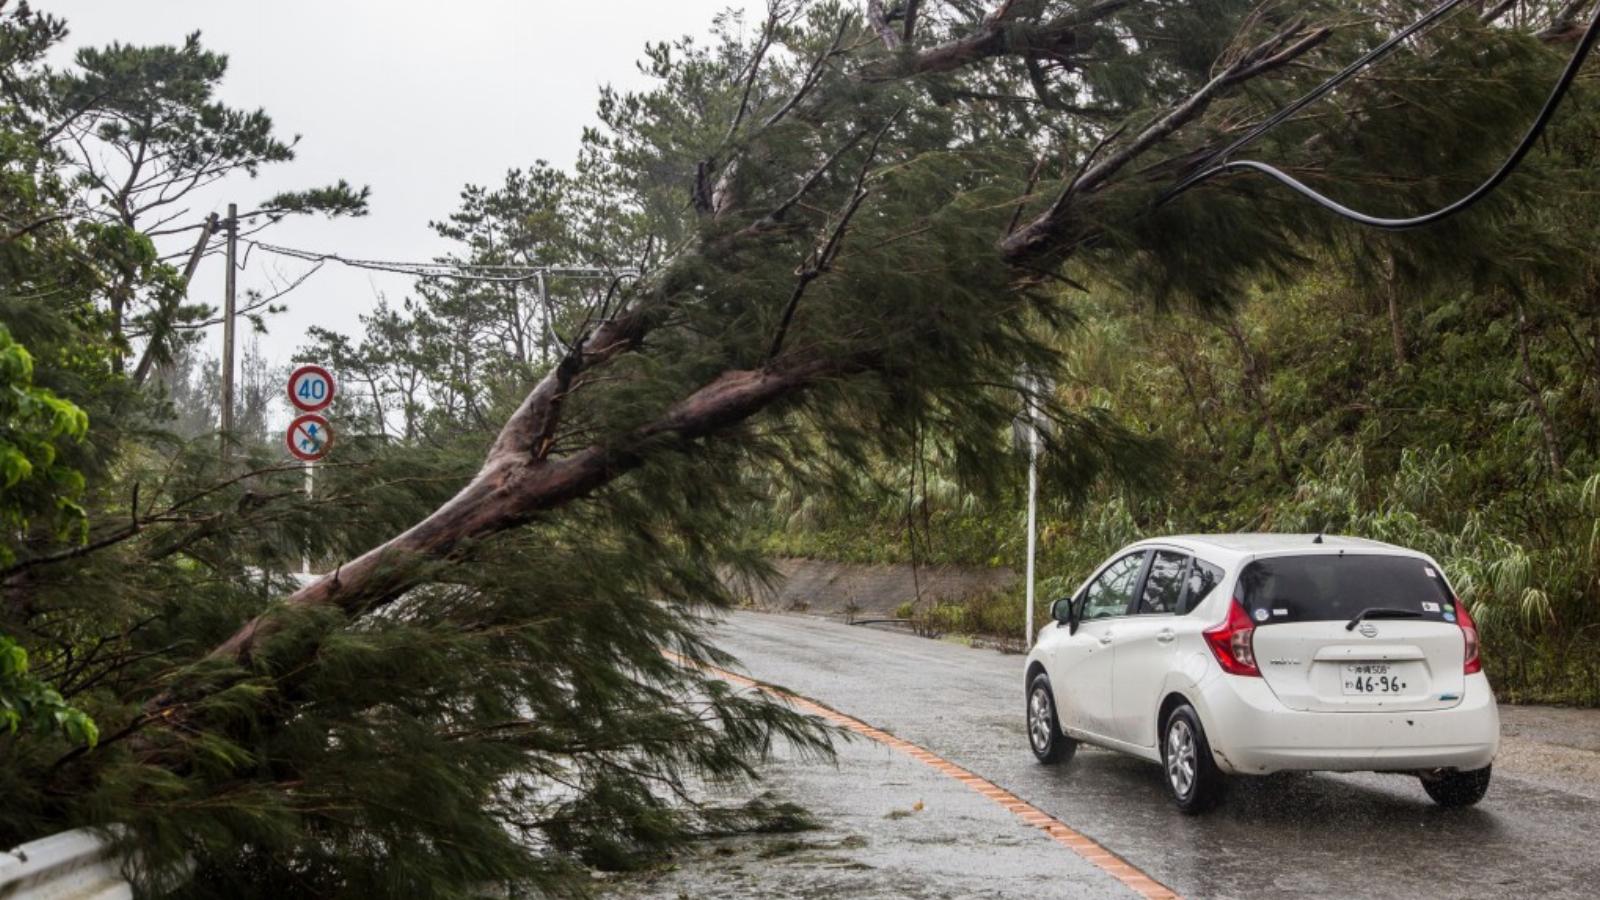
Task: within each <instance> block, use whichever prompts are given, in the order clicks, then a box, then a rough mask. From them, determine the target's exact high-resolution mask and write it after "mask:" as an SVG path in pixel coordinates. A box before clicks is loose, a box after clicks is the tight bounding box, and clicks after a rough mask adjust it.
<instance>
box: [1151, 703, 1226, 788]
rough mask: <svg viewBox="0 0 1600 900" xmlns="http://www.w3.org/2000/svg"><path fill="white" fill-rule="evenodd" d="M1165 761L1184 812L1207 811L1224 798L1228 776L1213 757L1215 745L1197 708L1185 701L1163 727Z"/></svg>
mask: <svg viewBox="0 0 1600 900" xmlns="http://www.w3.org/2000/svg"><path fill="white" fill-rule="evenodd" d="M1161 763H1162V768H1163V769H1164V770H1165V772H1166V776H1167V790H1168V791H1171V792H1172V799H1173V801H1174V802H1176V803H1177V804H1178V809H1180V810H1182V811H1183V812H1185V813H1191V814H1192V813H1198V812H1203V811H1205V810H1207V809H1210V808H1211V807H1213V806H1215V805H1216V803H1217V801H1218V800H1220V799H1221V798H1222V787H1223V779H1224V776H1223V774H1222V771H1221V770H1220V769H1218V768H1217V763H1216V760H1214V759H1212V758H1211V745H1210V744H1209V743H1208V742H1207V741H1206V732H1205V729H1203V728H1201V727H1200V717H1199V716H1198V715H1196V714H1195V711H1194V707H1192V706H1189V705H1188V704H1184V705H1183V706H1180V707H1178V708H1177V709H1175V710H1173V711H1172V714H1171V715H1169V716H1167V721H1166V725H1165V727H1164V728H1162V737H1161Z"/></svg>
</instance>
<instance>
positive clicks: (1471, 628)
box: [1456, 597, 1483, 675]
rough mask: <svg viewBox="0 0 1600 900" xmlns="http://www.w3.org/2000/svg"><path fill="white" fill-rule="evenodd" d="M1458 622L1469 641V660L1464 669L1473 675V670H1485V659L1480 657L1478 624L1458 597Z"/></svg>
mask: <svg viewBox="0 0 1600 900" xmlns="http://www.w3.org/2000/svg"><path fill="white" fill-rule="evenodd" d="M1456 624H1457V625H1460V626H1461V637H1462V639H1464V640H1465V641H1466V642H1467V657H1466V659H1467V662H1466V665H1464V666H1463V667H1462V671H1464V672H1465V673H1466V674H1468V675H1471V674H1472V673H1473V672H1482V671H1483V660H1481V659H1479V658H1478V624H1477V623H1476V622H1474V621H1472V614H1471V613H1468V612H1467V605H1466V604H1465V603H1462V602H1461V598H1459V597H1457V598H1456Z"/></svg>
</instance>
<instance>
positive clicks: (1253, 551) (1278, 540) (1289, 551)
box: [1133, 532, 1426, 562]
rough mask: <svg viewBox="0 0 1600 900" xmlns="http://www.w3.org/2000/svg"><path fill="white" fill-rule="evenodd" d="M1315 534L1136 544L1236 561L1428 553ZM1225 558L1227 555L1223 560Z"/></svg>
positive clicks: (1192, 537) (1191, 537)
mask: <svg viewBox="0 0 1600 900" xmlns="http://www.w3.org/2000/svg"><path fill="white" fill-rule="evenodd" d="M1317 537H1318V535H1315V534H1266V533H1260V532H1254V533H1239V534H1177V535H1171V536H1169V537H1158V538H1149V539H1147V540H1143V541H1140V542H1138V543H1137V544H1135V545H1133V546H1135V547H1140V546H1150V545H1166V546H1171V547H1177V548H1179V549H1183V550H1188V551H1189V552H1191V553H1194V554H1197V555H1199V556H1207V555H1208V554H1209V555H1210V556H1211V557H1212V558H1213V561H1215V562H1236V561H1242V560H1245V559H1252V558H1254V557H1258V556H1289V555H1297V556H1310V555H1315V554H1323V553H1352V552H1357V553H1370V554H1383V555H1389V554H1397V555H1405V556H1425V555H1426V554H1423V553H1419V552H1418V551H1415V550H1409V549H1407V548H1405V547H1400V546H1396V545H1394V544H1386V543H1384V542H1383V541H1373V540H1368V539H1366V538H1359V537H1349V536H1347V535H1342V534H1324V535H1321V538H1322V540H1321V541H1320V542H1318V541H1317V540H1316V538H1317ZM1221 557H1226V559H1223V558H1221Z"/></svg>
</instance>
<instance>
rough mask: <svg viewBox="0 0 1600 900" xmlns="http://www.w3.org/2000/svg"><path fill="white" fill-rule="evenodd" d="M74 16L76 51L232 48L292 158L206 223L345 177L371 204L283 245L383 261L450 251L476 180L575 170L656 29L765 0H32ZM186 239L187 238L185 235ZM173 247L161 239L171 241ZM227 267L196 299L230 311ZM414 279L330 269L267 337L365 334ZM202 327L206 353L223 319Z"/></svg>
mask: <svg viewBox="0 0 1600 900" xmlns="http://www.w3.org/2000/svg"><path fill="white" fill-rule="evenodd" d="M33 5H34V7H35V8H37V9H41V10H44V11H46V12H50V13H52V14H55V15H57V16H60V17H62V18H64V19H66V20H67V23H68V26H69V27H70V29H71V34H70V35H69V36H68V38H67V42H66V47H65V49H64V50H63V53H62V55H61V57H60V58H58V59H57V60H56V64H57V65H62V64H65V63H67V62H68V61H69V60H70V55H71V52H72V51H73V50H75V49H76V48H78V47H82V46H86V45H89V46H101V45H104V44H107V43H110V42H113V41H121V42H124V43H132V44H156V43H167V44H176V43H180V42H181V41H182V40H183V37H184V35H185V34H187V33H189V32H191V31H195V30H199V31H200V32H201V34H202V41H203V43H204V45H205V46H206V47H207V48H208V49H211V50H214V51H219V52H222V53H226V54H227V55H228V57H229V67H228V75H227V78H226V79H225V81H224V83H223V85H222V91H221V95H222V99H223V100H224V102H226V103H228V104H230V105H233V106H238V107H245V108H249V109H254V108H257V107H260V108H264V109H265V110H266V111H267V112H268V114H270V115H271V116H272V118H273V120H274V122H275V123H276V125H277V127H278V131H279V133H280V134H282V135H283V136H285V137H287V136H292V135H295V134H299V135H301V136H302V139H301V142H300V145H299V147H298V148H297V155H298V158H297V159H296V160H295V161H294V162H292V163H288V164H284V165H280V166H273V167H269V168H268V169H265V170H263V172H262V174H261V176H260V177H259V178H257V179H255V180H254V181H251V180H249V179H248V178H245V177H242V176H241V177H240V178H238V179H236V180H233V181H230V182H228V183H226V186H225V187H221V186H219V188H218V189H215V190H213V191H210V192H208V193H207V194H206V195H205V196H204V197H203V198H202V199H201V201H200V202H199V203H197V204H196V205H195V206H194V208H193V210H192V214H193V219H194V220H195V221H200V220H201V219H203V218H204V217H205V215H206V214H207V213H209V212H211V211H213V210H215V211H217V212H225V211H226V207H227V203H228V201H229V200H234V201H235V202H237V203H239V204H240V208H241V209H248V208H250V207H249V206H248V204H253V203H256V202H259V201H260V200H262V199H264V198H266V197H268V196H270V195H272V194H273V193H275V192H277V191H280V190H285V189H290V188H299V187H310V186H313V185H320V184H326V183H331V182H333V181H335V180H337V179H339V178H346V179H348V180H349V181H350V182H351V183H352V184H355V185H363V184H366V185H371V187H372V201H371V212H370V213H369V214H368V215H367V216H366V217H364V218H359V219H343V220H335V221H331V222H321V221H319V222H313V221H286V222H284V223H281V224H279V225H278V226H276V227H275V228H273V229H271V230H269V231H268V232H265V233H263V234H262V235H261V237H262V239H264V240H268V241H271V242H273V243H276V244H282V245H286V246H292V247H303V248H307V249H313V250H323V251H331V252H338V253H340V254H342V255H346V256H353V257H365V258H374V259H401V260H426V259H431V258H432V257H434V256H436V255H438V254H439V253H441V252H443V250H444V247H445V245H444V242H442V241H440V240H439V239H437V238H436V237H435V236H434V235H433V233H432V232H431V231H429V230H428V227H427V223H428V221H429V220H430V219H442V218H444V217H445V216H446V215H448V214H449V213H450V212H451V211H452V210H454V209H455V207H456V201H457V195H458V193H459V191H460V190H461V187H462V186H463V185H464V184H467V183H474V184H496V183H498V182H499V180H500V178H501V176H502V175H503V174H504V172H505V171H506V169H508V168H511V167H517V166H523V165H527V164H528V163H531V162H532V161H533V160H535V159H545V160H549V161H550V162H552V163H554V164H557V165H561V166H568V165H570V164H571V162H572V160H573V158H574V156H575V155H576V153H577V148H578V137H579V133H580V130H581V129H582V128H583V126H584V125H586V124H590V123H592V122H593V121H594V115H593V113H594V105H595V99H596V97H597V96H598V91H599V88H600V86H601V85H604V84H612V85H615V86H617V87H623V88H626V87H640V86H643V85H644V84H645V83H646V79H645V78H644V77H643V76H641V75H640V74H639V71H638V69H637V67H636V66H635V62H636V60H638V59H639V57H640V56H641V51H642V49H643V47H644V44H645V43H646V42H647V41H657V40H662V39H666V38H671V37H675V36H678V35H683V34H695V35H701V34H705V33H706V32H707V31H708V30H709V28H710V25H711V21H712V18H713V17H714V16H715V15H716V14H717V13H718V12H719V11H721V10H724V9H728V8H735V9H744V10H747V12H746V14H745V18H746V21H748V22H751V23H756V22H759V21H760V15H759V13H760V11H761V10H762V9H764V4H763V3H762V2H761V0H604V2H599V0H587V2H572V0H454V2H451V3H423V2H419V0H318V2H311V0H275V2H270V3H263V2H255V0H35V2H34V4H33ZM190 240H192V238H190ZM164 249H165V248H164ZM303 270H304V265H303V264H301V263H297V262H294V261H292V260H282V259H276V258H271V257H267V256H264V255H252V256H251V257H250V258H249V260H248V266H247V267H246V269H245V270H244V271H243V272H242V273H241V276H240V291H241V295H242V292H243V290H244V289H245V288H257V289H262V290H267V291H270V290H271V289H272V286H273V284H274V283H279V282H284V281H287V280H289V279H292V278H293V277H294V276H295V275H296V274H298V273H299V272H301V271H303ZM222 277H223V270H222V267H221V265H220V264H218V263H208V264H207V265H206V266H205V267H203V268H202V269H201V270H200V271H199V273H198V274H197V275H196V278H195V282H194V287H193V289H192V291H191V295H192V296H193V297H195V298H196V299H205V300H208V301H211V302H213V303H214V304H216V305H218V306H220V305H221V296H222ZM410 287H411V280H410V279H409V278H406V277H404V276H400V275H387V274H380V273H372V272H365V271H357V270H352V269H348V268H345V267H342V266H338V265H336V264H331V263H330V264H329V265H327V266H324V267H323V269H322V270H321V271H320V272H318V273H317V274H316V275H315V276H313V277H312V278H311V279H310V280H308V281H307V282H306V283H305V284H304V285H303V286H301V287H300V288H299V289H298V290H296V291H295V292H293V293H292V294H290V295H289V296H288V297H287V298H285V302H286V303H287V304H288V306H289V310H288V312H286V313H284V314H282V315H279V316H276V317H274V318H272V319H271V320H269V323H268V327H269V329H270V333H269V334H268V335H267V336H265V337H263V338H262V349H263V350H264V351H265V353H266V354H267V355H268V356H269V357H271V358H275V359H276V360H278V361H280V362H281V361H286V360H287V359H288V357H289V355H290V354H291V353H292V352H293V351H294V349H295V348H296V347H298V346H299V345H300V344H301V342H302V341H303V339H304V335H305V330H306V327H307V326H309V325H313V324H317V325H322V326H324V327H329V328H333V329H336V330H340V331H344V332H346V333H354V332H355V331H356V330H357V329H358V328H359V323H358V321H357V318H356V317H357V315H358V314H360V313H361V312H363V311H365V310H367V309H369V308H370V307H371V306H372V305H373V303H374V302H375V299H376V297H377V295H378V294H379V293H380V292H381V293H383V294H386V295H388V296H389V297H390V299H391V300H394V301H398V300H399V299H400V298H401V297H403V296H405V294H406V292H407V291H408V290H409V289H410ZM213 331H215V332H217V333H215V334H212V335H210V336H209V339H208V346H209V347H210V349H211V352H212V353H216V352H217V348H219V347H220V345H221V343H220V342H221V336H220V328H218V329H213Z"/></svg>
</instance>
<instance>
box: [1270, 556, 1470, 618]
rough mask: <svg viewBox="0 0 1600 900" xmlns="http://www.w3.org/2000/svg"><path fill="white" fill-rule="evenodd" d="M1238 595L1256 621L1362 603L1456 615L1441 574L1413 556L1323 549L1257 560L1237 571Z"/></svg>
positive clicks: (1341, 612)
mask: <svg viewBox="0 0 1600 900" xmlns="http://www.w3.org/2000/svg"><path fill="white" fill-rule="evenodd" d="M1238 596H1239V599H1240V601H1241V602H1243V603H1244V607H1245V611H1246V612H1247V613H1249V614H1250V618H1251V619H1252V620H1254V621H1255V622H1256V623H1258V624H1276V623H1279V622H1316V621H1325V620H1329V619H1341V620H1348V619H1351V618H1353V617H1354V616H1355V615H1356V614H1357V613H1359V612H1361V611H1362V610H1364V609H1377V608H1382V609H1403V610H1409V611H1412V612H1416V613H1419V614H1420V617H1421V618H1424V619H1433V620H1436V621H1451V622H1453V621H1455V607H1454V604H1453V603H1452V601H1451V599H1450V592H1449V589H1448V588H1446V587H1445V583H1444V577H1443V576H1442V575H1440V573H1439V572H1438V571H1437V570H1436V569H1434V567H1433V564H1432V563H1430V562H1428V561H1427V560H1425V559H1418V558H1416V557H1412V556H1365V555H1361V554H1338V555H1335V554H1326V555H1316V556H1276V557H1271V558H1268V559H1261V560H1256V561H1255V562H1253V563H1250V564H1249V565H1247V566H1245V567H1244V571H1243V572H1240V573H1239V588H1238Z"/></svg>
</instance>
